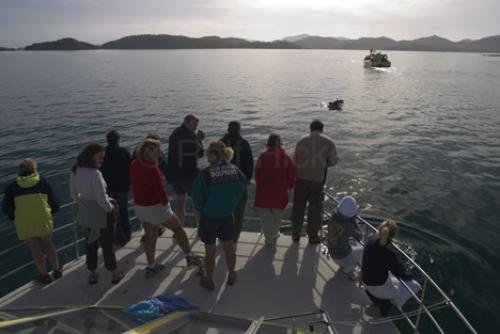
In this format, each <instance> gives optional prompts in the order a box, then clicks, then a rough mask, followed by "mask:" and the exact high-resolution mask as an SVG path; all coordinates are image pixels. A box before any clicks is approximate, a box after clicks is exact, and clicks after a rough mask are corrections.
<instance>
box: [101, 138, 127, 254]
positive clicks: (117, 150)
mask: <svg viewBox="0 0 500 334" xmlns="http://www.w3.org/2000/svg"><path fill="white" fill-rule="evenodd" d="M106 140H107V142H108V146H107V147H106V154H105V156H104V162H103V164H102V168H101V171H102V175H103V177H104V180H105V181H106V183H107V186H108V194H109V196H110V197H112V198H114V199H115V200H116V202H117V204H118V224H117V225H116V237H115V240H116V243H117V244H122V245H123V244H125V243H127V242H128V241H129V240H130V235H131V231H130V221H129V216H128V191H129V186H130V176H129V168H130V162H131V157H130V153H129V152H128V151H127V149H125V148H123V147H120V134H119V133H118V132H117V131H115V130H111V131H109V132H108V134H107V135H106Z"/></svg>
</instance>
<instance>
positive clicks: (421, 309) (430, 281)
mask: <svg viewBox="0 0 500 334" xmlns="http://www.w3.org/2000/svg"><path fill="white" fill-rule="evenodd" d="M325 196H326V197H327V198H329V199H331V200H333V201H334V202H336V203H337V204H338V200H337V199H336V198H335V196H334V195H333V194H331V193H330V192H328V191H325ZM356 218H357V220H358V221H359V222H361V223H362V224H364V225H365V226H366V227H367V228H369V229H370V230H371V231H372V232H374V233H376V232H377V228H376V227H375V226H373V225H372V224H371V223H370V222H368V221H367V220H366V219H364V218H363V217H360V216H359V215H358V216H357V217H356ZM392 246H393V247H394V249H396V251H397V253H398V254H399V255H400V256H403V258H404V259H405V260H406V261H408V262H409V263H410V264H411V265H412V266H413V268H414V269H416V270H417V271H418V272H419V274H420V275H421V276H422V277H424V283H423V288H422V293H421V297H420V298H419V297H418V296H417V295H416V294H415V293H414V292H413V291H412V289H410V288H409V287H408V285H406V283H405V282H404V281H402V280H400V282H401V283H402V284H403V285H404V286H405V288H406V289H407V290H408V291H409V292H410V293H411V295H412V296H413V298H414V299H415V300H416V301H417V303H418V309H417V312H415V313H414V315H415V316H416V321H415V323H414V322H413V321H412V320H411V318H410V316H409V315H407V314H406V313H405V312H404V310H403V309H402V308H401V309H400V312H401V313H402V314H403V316H404V318H405V319H406V320H407V322H408V323H409V325H410V327H412V329H413V330H414V332H415V333H418V327H419V324H420V319H421V315H422V312H423V313H425V314H426V315H427V316H428V317H429V319H430V320H431V322H432V324H433V325H434V327H435V328H436V329H437V330H438V331H439V332H440V333H445V332H444V330H443V328H442V327H441V326H440V325H439V323H438V321H437V320H436V318H435V317H434V316H433V315H432V311H431V310H430V309H429V307H427V306H426V305H425V304H424V299H425V293H426V291H427V285H428V284H430V285H431V287H432V288H434V289H435V290H436V291H437V292H438V294H439V295H440V296H441V298H442V301H441V302H440V303H438V304H443V305H446V307H449V308H450V309H451V310H452V311H453V312H454V313H455V314H456V315H457V317H458V318H459V319H460V320H461V321H462V323H463V324H464V325H465V326H466V328H467V329H468V330H469V331H470V333H474V334H477V331H476V330H475V329H474V327H473V326H472V324H471V323H470V322H469V321H468V320H467V318H466V317H465V316H464V315H463V313H462V312H461V311H460V310H459V309H458V307H457V306H456V305H455V304H454V303H453V301H452V300H451V299H450V297H448V295H446V293H445V292H444V291H443V290H442V289H441V288H440V287H439V286H438V285H437V283H436V282H435V281H434V280H433V279H432V278H431V276H430V275H429V274H428V273H427V272H425V270H423V269H422V267H420V266H419V265H418V264H417V263H416V262H415V260H414V259H413V258H412V257H411V256H410V255H408V254H407V253H406V252H404V251H403V250H402V249H401V247H399V246H398V245H396V244H394V243H392ZM439 309H441V308H439Z"/></svg>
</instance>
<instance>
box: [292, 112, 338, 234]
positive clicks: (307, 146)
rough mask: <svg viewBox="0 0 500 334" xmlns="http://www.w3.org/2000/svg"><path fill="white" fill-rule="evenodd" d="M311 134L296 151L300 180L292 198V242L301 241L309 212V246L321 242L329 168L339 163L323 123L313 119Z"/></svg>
mask: <svg viewBox="0 0 500 334" xmlns="http://www.w3.org/2000/svg"><path fill="white" fill-rule="evenodd" d="M310 130H311V133H310V134H309V135H307V136H304V137H302V138H301V139H300V140H299V142H298V143H297V146H296V148H295V154H294V160H295V163H296V165H297V181H296V184H295V191H294V195H293V209H292V239H293V241H299V239H300V232H301V229H302V225H303V223H304V214H305V211H306V208H307V209H308V210H307V221H308V223H307V235H308V236H309V243H310V244H317V243H319V242H320V240H319V237H318V231H319V229H320V227H321V212H322V209H323V197H324V194H323V186H324V184H325V181H326V173H327V170H328V168H329V167H332V166H334V165H335V164H336V163H337V150H336V148H335V143H334V142H333V140H332V139H331V138H329V137H328V136H326V135H324V134H323V123H322V122H321V121H319V120H314V121H313V122H312V123H311V125H310Z"/></svg>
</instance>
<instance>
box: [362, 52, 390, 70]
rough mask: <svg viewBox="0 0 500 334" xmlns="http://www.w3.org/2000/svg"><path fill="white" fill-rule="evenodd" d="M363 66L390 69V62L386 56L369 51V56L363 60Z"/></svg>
mask: <svg viewBox="0 0 500 334" xmlns="http://www.w3.org/2000/svg"><path fill="white" fill-rule="evenodd" d="M364 64H365V66H368V67H391V62H390V61H389V58H388V57H387V55H386V54H384V53H381V52H380V51H375V52H374V51H373V49H370V54H369V55H368V56H366V57H365V59H364Z"/></svg>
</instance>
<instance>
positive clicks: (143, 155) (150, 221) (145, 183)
mask: <svg viewBox="0 0 500 334" xmlns="http://www.w3.org/2000/svg"><path fill="white" fill-rule="evenodd" d="M159 157H160V142H159V141H158V140H154V139H146V140H145V141H144V142H143V143H142V144H141V145H140V146H139V148H138V149H137V154H136V157H135V159H134V161H132V164H131V165H130V181H131V184H132V192H133V193H134V204H135V206H134V209H135V214H136V216H137V219H139V221H140V222H141V223H142V224H143V226H144V229H145V231H146V233H145V245H144V248H145V252H146V258H147V261H148V265H147V267H146V277H151V276H153V275H155V274H157V273H158V272H160V271H161V270H162V269H163V268H164V266H163V265H162V264H158V263H157V262H156V260H155V251H156V241H157V239H158V227H159V226H164V227H166V228H168V229H169V230H171V231H172V232H173V233H174V239H175V241H176V242H177V244H178V245H179V247H181V249H182V250H183V251H184V253H185V254H186V262H187V265H188V266H195V265H199V264H200V263H201V257H200V256H197V255H194V254H193V253H192V252H191V246H190V245H189V240H188V237H187V234H186V231H184V229H183V228H182V225H181V222H180V221H179V219H178V218H177V216H176V215H175V213H174V212H173V211H172V208H171V207H170V203H169V199H168V195H167V192H166V191H165V188H164V182H165V177H164V176H163V174H162V172H161V171H160V169H159V167H158V159H159Z"/></svg>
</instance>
